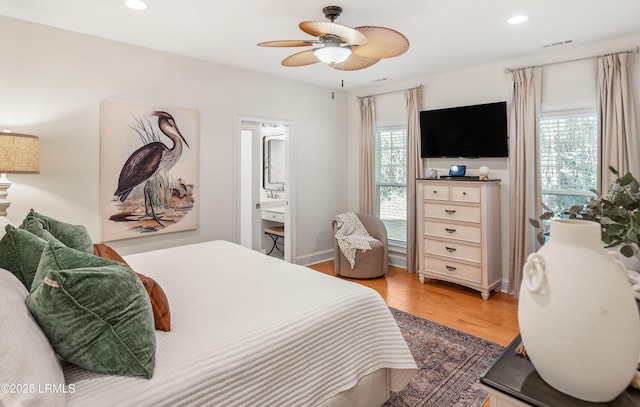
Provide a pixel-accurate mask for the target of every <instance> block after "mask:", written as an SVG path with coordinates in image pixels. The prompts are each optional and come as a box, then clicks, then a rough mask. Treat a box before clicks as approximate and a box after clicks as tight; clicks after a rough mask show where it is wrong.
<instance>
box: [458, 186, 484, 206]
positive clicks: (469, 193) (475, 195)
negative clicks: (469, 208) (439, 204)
mask: <svg viewBox="0 0 640 407" xmlns="http://www.w3.org/2000/svg"><path fill="white" fill-rule="evenodd" d="M451 200H452V201H459V202H475V203H479V202H480V187H479V186H470V185H452V186H451Z"/></svg>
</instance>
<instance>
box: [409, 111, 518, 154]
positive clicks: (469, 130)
mask: <svg viewBox="0 0 640 407" xmlns="http://www.w3.org/2000/svg"><path fill="white" fill-rule="evenodd" d="M420 137H421V139H420V142H421V156H422V157H423V158H436V157H465V158H474V157H508V156H509V146H508V144H509V140H508V136H507V102H496V103H486V104H482V105H473V106H460V107H451V108H447V109H436V110H426V111H422V112H420Z"/></svg>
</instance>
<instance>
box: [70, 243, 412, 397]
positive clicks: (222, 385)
mask: <svg viewBox="0 0 640 407" xmlns="http://www.w3.org/2000/svg"><path fill="white" fill-rule="evenodd" d="M125 260H126V261H127V262H128V263H129V264H130V265H131V267H132V268H133V269H134V270H135V271H137V272H139V273H142V274H145V275H147V276H150V277H152V278H154V279H155V280H156V281H157V282H158V283H159V284H160V285H161V286H162V288H163V290H164V291H165V293H166V295H167V298H168V299H169V304H170V308H171V319H172V322H171V331H170V332H162V331H156V337H157V351H156V368H155V372H154V375H153V378H152V379H150V380H146V379H142V378H131V377H118V376H103V375H99V374H95V373H92V372H88V371H86V370H83V369H80V368H77V367H73V366H65V379H66V381H67V385H68V384H71V383H74V384H75V389H76V391H75V392H74V393H73V394H68V395H67V405H68V406H69V407H75V406H91V407H93V406H115V405H118V406H178V405H180V406H183V405H197V406H203V405H211V406H313V405H317V404H319V403H321V402H322V401H324V400H326V399H328V398H330V397H332V396H333V395H335V394H337V393H339V392H341V391H343V390H346V389H349V388H351V387H353V386H354V385H355V384H356V383H357V382H358V380H359V379H360V378H362V377H363V376H365V375H367V374H369V373H371V372H373V371H375V370H377V369H380V368H390V375H389V377H390V387H391V389H392V390H401V389H402V388H404V386H405V385H406V384H407V383H408V381H409V379H410V378H411V377H412V376H413V374H414V373H415V372H416V365H415V362H414V360H413V358H412V356H411V353H410V352H409V350H408V348H407V345H406V343H405V342H404V339H403V338H402V335H401V333H400V330H399V328H398V326H397V325H396V323H395V320H394V319H393V316H392V315H391V313H390V311H389V309H388V308H387V306H386V305H385V303H384V301H383V300H382V298H381V297H380V296H379V295H378V294H377V293H376V292H375V291H373V290H371V289H369V288H367V287H364V286H362V285H359V284H356V283H351V282H347V281H344V280H340V279H338V278H335V277H332V276H328V275H324V274H322V273H319V272H316V271H313V270H311V269H308V268H306V267H301V266H297V265H293V264H289V263H285V262H283V261H281V260H278V259H275V258H271V257H268V256H265V255H263V254H260V253H257V252H254V251H251V250H248V249H245V248H243V247H241V246H239V245H237V244H235V243H230V242H226V241H213V242H206V243H200V244H194V245H187V246H180V247H175V248H170V249H163V250H157V251H152V252H147V253H140V254H135V255H130V256H126V257H125Z"/></svg>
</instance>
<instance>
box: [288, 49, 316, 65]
mask: <svg viewBox="0 0 640 407" xmlns="http://www.w3.org/2000/svg"><path fill="white" fill-rule="evenodd" d="M316 62H320V60H319V59H318V57H316V54H314V53H313V50H312V49H308V50H306V51H300V52H297V53H295V54H293V55H289V56H288V57H286V58H285V59H283V60H282V65H283V66H305V65H311V64H315V63H316Z"/></svg>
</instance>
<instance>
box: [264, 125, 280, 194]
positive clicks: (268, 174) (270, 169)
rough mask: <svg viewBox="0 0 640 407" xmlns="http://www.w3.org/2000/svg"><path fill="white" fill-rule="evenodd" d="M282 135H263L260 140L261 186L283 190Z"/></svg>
mask: <svg viewBox="0 0 640 407" xmlns="http://www.w3.org/2000/svg"><path fill="white" fill-rule="evenodd" d="M284 137H285V136H284V135H278V136H265V137H264V138H263V140H262V168H263V176H262V187H263V188H264V189H267V190H273V191H284V169H285V166H284V144H285V143H284Z"/></svg>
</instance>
